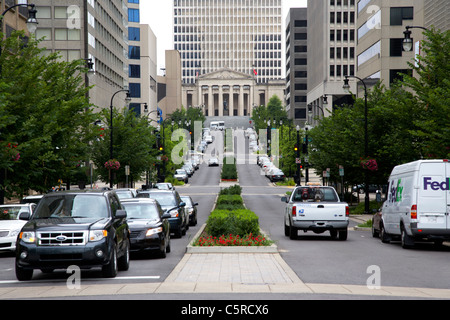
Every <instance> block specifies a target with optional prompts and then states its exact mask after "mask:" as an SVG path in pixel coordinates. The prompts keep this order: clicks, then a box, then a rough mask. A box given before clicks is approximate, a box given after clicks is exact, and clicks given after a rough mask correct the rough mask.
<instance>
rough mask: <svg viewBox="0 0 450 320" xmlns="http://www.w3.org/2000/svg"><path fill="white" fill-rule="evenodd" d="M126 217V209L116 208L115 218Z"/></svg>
mask: <svg viewBox="0 0 450 320" xmlns="http://www.w3.org/2000/svg"><path fill="white" fill-rule="evenodd" d="M126 217H127V212H126V210H117V211H116V216H115V218H116V219H125V218H126Z"/></svg>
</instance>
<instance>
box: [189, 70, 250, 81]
mask: <svg viewBox="0 0 450 320" xmlns="http://www.w3.org/2000/svg"><path fill="white" fill-rule="evenodd" d="M198 78H199V80H235V79H240V80H251V79H253V77H252V76H251V75H249V74H245V73H242V72H239V71H235V70H231V69H228V68H223V69H219V70H216V71H213V72H210V73H206V74H203V75H201V76H199V77H198Z"/></svg>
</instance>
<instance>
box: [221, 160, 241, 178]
mask: <svg viewBox="0 0 450 320" xmlns="http://www.w3.org/2000/svg"><path fill="white" fill-rule="evenodd" d="M221 178H222V179H226V180H234V179H237V168H236V160H235V159H234V157H225V158H223V166H222V173H221Z"/></svg>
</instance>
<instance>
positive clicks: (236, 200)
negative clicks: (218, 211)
mask: <svg viewBox="0 0 450 320" xmlns="http://www.w3.org/2000/svg"><path fill="white" fill-rule="evenodd" d="M224 203H228V204H243V203H244V201H243V200H242V197H241V196H240V195H238V194H223V195H220V196H219V197H218V198H217V204H224Z"/></svg>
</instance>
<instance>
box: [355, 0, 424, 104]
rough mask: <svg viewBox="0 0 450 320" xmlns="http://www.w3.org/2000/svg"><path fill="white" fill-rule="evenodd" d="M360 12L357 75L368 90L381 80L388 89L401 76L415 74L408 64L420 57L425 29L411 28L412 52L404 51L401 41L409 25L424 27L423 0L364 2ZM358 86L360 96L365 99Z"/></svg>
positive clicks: (359, 5)
mask: <svg viewBox="0 0 450 320" xmlns="http://www.w3.org/2000/svg"><path fill="white" fill-rule="evenodd" d="M425 2H426V1H425ZM357 12H358V22H357V40H358V46H357V52H356V54H357V57H356V58H357V64H356V65H357V76H358V77H360V78H361V79H363V80H364V83H365V84H366V86H367V87H368V88H370V87H371V86H372V85H374V84H375V83H377V82H379V81H381V82H382V83H383V84H384V85H385V86H387V87H389V86H390V84H392V83H393V82H394V81H395V80H396V79H400V78H401V77H402V76H401V74H403V73H411V72H412V70H411V68H410V67H409V65H408V62H412V61H413V59H414V56H415V54H420V48H419V47H420V46H419V43H420V41H421V40H423V35H422V30H420V29H412V35H411V38H413V41H414V46H413V50H412V52H405V51H404V50H403V45H402V40H403V38H404V34H403V32H404V31H405V30H406V28H405V27H406V26H424V1H423V0H395V1H388V0H364V1H359V2H358V8H357ZM358 87H359V88H358V90H359V92H358V96H363V89H361V88H362V86H358ZM355 93H356V92H355Z"/></svg>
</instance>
